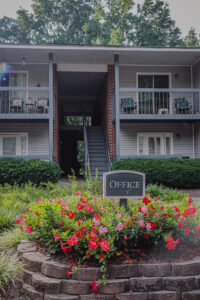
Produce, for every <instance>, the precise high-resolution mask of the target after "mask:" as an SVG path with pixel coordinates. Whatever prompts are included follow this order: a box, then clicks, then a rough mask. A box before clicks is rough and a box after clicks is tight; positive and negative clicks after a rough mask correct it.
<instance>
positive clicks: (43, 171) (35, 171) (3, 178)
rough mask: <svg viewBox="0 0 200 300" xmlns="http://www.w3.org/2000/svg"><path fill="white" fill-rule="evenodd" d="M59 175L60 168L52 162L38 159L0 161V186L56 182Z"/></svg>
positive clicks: (3, 159) (5, 159)
mask: <svg viewBox="0 0 200 300" xmlns="http://www.w3.org/2000/svg"><path fill="white" fill-rule="evenodd" d="M60 175H61V169H60V167H59V166H58V165H57V164H56V163H54V162H45V161H42V160H39V159H33V160H24V159H22V158H2V159H0V184H5V183H9V184H12V185H13V184H22V183H26V182H29V181H30V182H33V183H35V184H37V185H38V184H40V183H41V182H49V181H51V182H57V181H58V180H59V178H60Z"/></svg>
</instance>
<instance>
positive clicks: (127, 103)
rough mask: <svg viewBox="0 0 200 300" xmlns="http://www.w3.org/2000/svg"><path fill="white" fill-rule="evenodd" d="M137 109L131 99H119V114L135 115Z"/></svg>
mask: <svg viewBox="0 0 200 300" xmlns="http://www.w3.org/2000/svg"><path fill="white" fill-rule="evenodd" d="M136 109H137V103H136V102H135V101H134V99H133V98H122V99H121V112H122V113H127V112H128V113H135V112H136Z"/></svg>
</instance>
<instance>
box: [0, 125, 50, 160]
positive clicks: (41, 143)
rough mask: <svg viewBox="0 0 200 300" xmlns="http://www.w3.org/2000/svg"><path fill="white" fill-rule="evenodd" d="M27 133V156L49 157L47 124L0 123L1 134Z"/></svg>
mask: <svg viewBox="0 0 200 300" xmlns="http://www.w3.org/2000/svg"><path fill="white" fill-rule="evenodd" d="M12 132H13V133H17V132H21V133H23V132H24V133H25V132H27V133H28V155H49V129H48V123H19V122H18V123H1V124H0V134H1V133H12Z"/></svg>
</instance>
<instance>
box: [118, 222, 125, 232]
mask: <svg viewBox="0 0 200 300" xmlns="http://www.w3.org/2000/svg"><path fill="white" fill-rule="evenodd" d="M123 228H124V226H123V224H122V223H119V224H117V230H118V231H122V230H123Z"/></svg>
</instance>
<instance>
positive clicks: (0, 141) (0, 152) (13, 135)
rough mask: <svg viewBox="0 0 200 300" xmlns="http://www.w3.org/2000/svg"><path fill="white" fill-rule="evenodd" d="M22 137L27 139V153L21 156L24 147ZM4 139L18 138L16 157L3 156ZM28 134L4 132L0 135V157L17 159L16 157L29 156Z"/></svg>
mask: <svg viewBox="0 0 200 300" xmlns="http://www.w3.org/2000/svg"><path fill="white" fill-rule="evenodd" d="M22 137H26V153H25V154H21V152H22V147H21V141H22V139H21V138H22ZM3 138H16V154H14V155H4V154H3ZM28 152H29V151H28V133H27V132H2V133H0V156H1V157H6V156H11V157H16V156H27V155H28Z"/></svg>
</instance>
